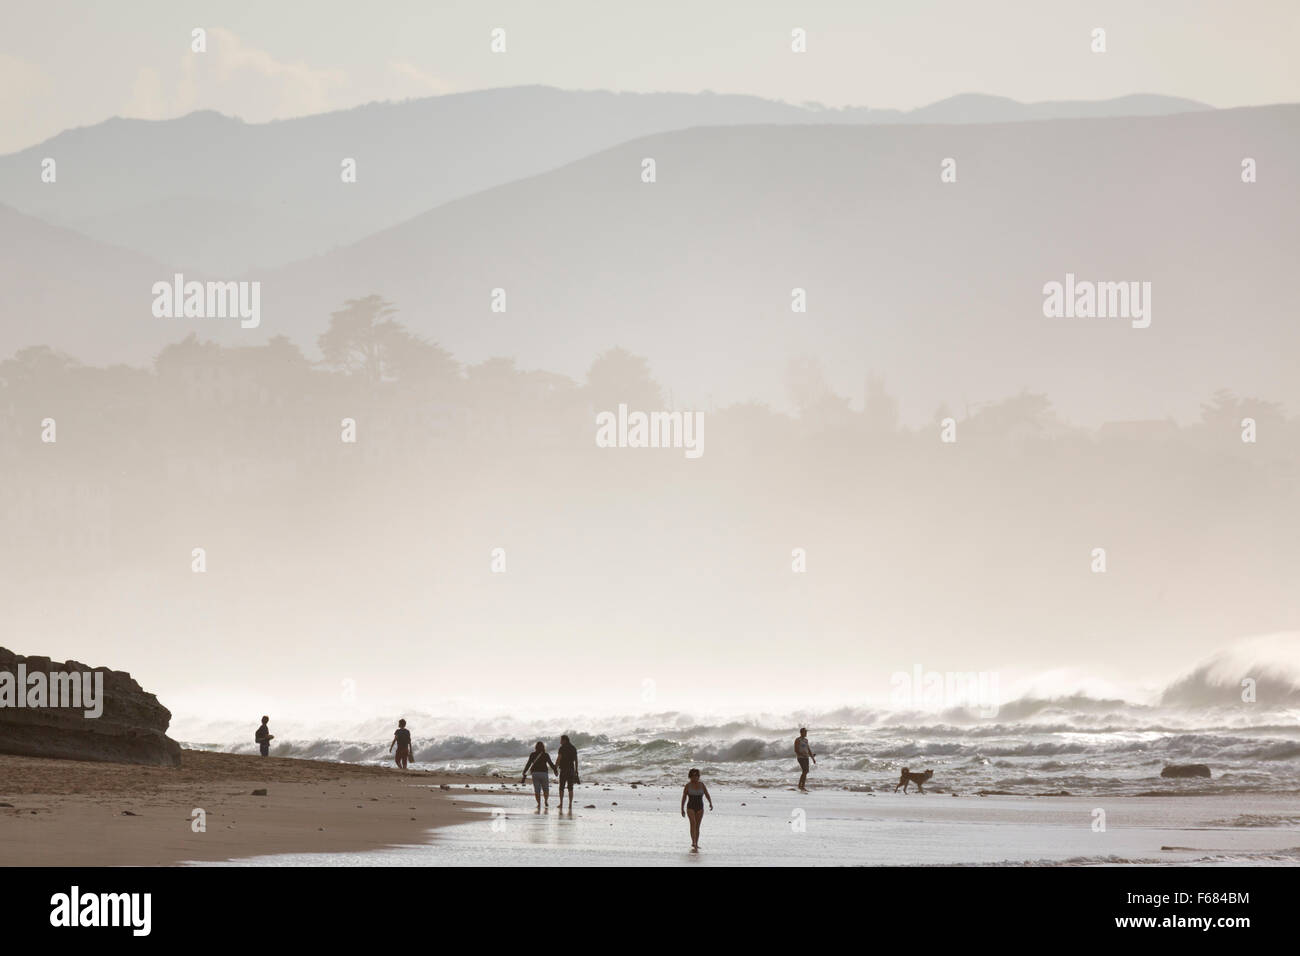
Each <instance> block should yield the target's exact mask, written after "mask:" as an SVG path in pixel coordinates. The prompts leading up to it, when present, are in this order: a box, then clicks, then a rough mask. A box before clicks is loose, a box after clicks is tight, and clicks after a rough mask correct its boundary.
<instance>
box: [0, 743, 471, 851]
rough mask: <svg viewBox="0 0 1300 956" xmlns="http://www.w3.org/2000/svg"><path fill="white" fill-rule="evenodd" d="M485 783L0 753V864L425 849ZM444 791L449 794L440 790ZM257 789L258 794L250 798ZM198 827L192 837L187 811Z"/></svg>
mask: <svg viewBox="0 0 1300 956" xmlns="http://www.w3.org/2000/svg"><path fill="white" fill-rule="evenodd" d="M491 782H492V781H489V780H487V779H485V778H478V777H470V776H467V775H460V774H452V773H445V772H427V771H423V770H418V769H416V770H411V771H407V772H402V771H399V770H397V769H396V768H387V767H371V766H360V765H355V764H339V763H327V762H324V761H316V760H295V759H284V758H276V757H267V758H261V757H257V756H247V755H242V754H222V753H209V752H206V751H197V750H186V751H185V752H184V763H183V765H182V766H181V767H180V768H163V767H140V766H135V765H129V764H111V763H93V762H85V761H74V760H45V759H40V758H31V757H13V756H7V755H0V804H10V806H0V866H157V865H170V864H177V863H181V862H184V861H190V860H193V861H219V860H236V859H242V858H246V857H253V856H263V855H265V854H282V853H293V854H301V853H313V854H314V853H325V854H337V853H343V852H356V851H365V850H377V849H380V848H383V847H392V846H406V845H414V844H422V843H426V842H427V841H428V840H429V838H430V834H431V831H432V830H433V829H434V828H437V827H443V826H448V825H450V824H454V823H459V822H463V821H465V820H467V819H471V817H469V815H468V811H467V810H466V808H465V806H464V800H463V799H460V798H459V796H458V794H457V791H461V792H465V791H464V787H465V785H466V784H475V783H483V784H486V783H491ZM442 785H446V786H448V787H450V789H449V790H444V789H442ZM259 789H265V790H266V791H267V793H266V795H265V796H253V793H252V792H253V791H254V790H259ZM196 809H200V810H202V811H204V814H203V817H204V818H205V824H206V829H205V830H196V829H195V822H196V815H195V814H194V811H195V810H196Z"/></svg>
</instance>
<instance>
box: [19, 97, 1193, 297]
mask: <svg viewBox="0 0 1300 956" xmlns="http://www.w3.org/2000/svg"><path fill="white" fill-rule="evenodd" d="M1209 108H1210V107H1207V106H1205V105H1204V104H1201V103H1195V102H1193V101H1191V100H1185V99H1179V98H1176V97H1164V96H1153V95H1145V94H1144V95H1137V96H1130V97H1121V98H1120V99H1116V100H1108V101H1103V102H1096V103H1090V102H1077V103H1070V102H1065V103H1034V104H1021V103H1017V102H1016V101H1014V100H1009V99H1005V98H1002V97H994V96H984V95H978V94H969V95H963V96H955V97H952V98H950V99H947V100H943V101H941V102H938V103H934V104H931V105H930V106H926V107H922V108H920V109H917V110H912V111H910V112H902V111H898V110H873V109H867V108H856V107H854V108H846V109H819V108H814V107H812V106H795V105H791V104H788V103H781V102H775V101H771V100H764V99H761V98H758V97H753V96H738V95H720V94H712V93H698V94H685V93H645V94H643V93H610V92H604V91H566V90H558V89H554V88H551V87H540V86H533V87H507V88H501V89H495V90H483V91H477V92H471V93H458V94H449V95H445V96H437V97H428V98H424V99H418V100H407V101H403V102H398V103H372V104H369V105H366V106H361V107H357V108H354V109H350V110H340V111H336V112H331V113H323V114H318V115H314V116H304V117H300V118H296V119H290V120H281V121H276V122H270V123H261V124H249V123H245V122H243V121H242V120H238V119H234V118H231V117H228V116H223V115H221V114H219V113H215V112H212V111H199V112H195V113H190V114H188V115H186V116H182V117H179V118H176V119H171V120H162V121H152V120H131V119H122V118H113V119H110V120H106V121H105V122H103V123H99V124H96V125H94V126H90V127H83V128H79V129H73V130H68V131H66V132H63V133H60V134H59V135H57V136H55V137H53V138H52V139H50V140H47V141H46V142H44V143H41V144H38V145H36V146H33V147H30V148H29V149H25V150H22V151H21V152H18V153H13V154H10V155H8V156H4V157H0V203H4V204H7V205H9V206H12V207H13V208H14V209H17V210H19V211H20V212H23V213H25V214H27V215H30V216H36V217H38V218H41V219H44V220H45V221H47V222H50V223H53V224H56V225H60V226H63V227H65V228H69V229H72V230H75V231H77V232H80V233H82V234H84V235H86V236H89V237H90V238H93V239H96V240H99V241H101V242H106V243H110V244H112V245H116V246H120V247H122V248H123V249H127V250H131V251H134V252H137V253H140V254H142V255H145V256H148V257H150V258H152V259H156V260H159V261H164V262H171V263H175V264H177V265H178V266H183V267H185V268H189V269H194V270H204V271H208V272H211V273H231V272H244V271H247V270H249V269H255V268H262V269H265V268H273V267H278V266H282V265H285V264H287V263H289V262H292V261H295V260H298V259H304V258H307V257H309V256H313V255H319V254H321V253H325V252H328V251H329V250H330V249H331V248H335V247H338V246H342V245H346V244H349V243H352V242H356V241H358V240H360V239H362V238H363V237H365V236H367V235H370V234H372V233H375V232H378V231H380V230H382V229H385V228H389V227H391V226H395V225H397V224H398V223H400V222H403V221H405V220H407V219H410V218H411V217H412V216H415V215H418V214H420V213H422V212H426V211H428V210H430V209H433V208H435V207H436V206H439V205H441V204H442V203H445V202H449V201H451V200H454V199H459V198H462V197H464V196H468V195H471V194H473V193H476V192H481V191H483V190H485V189H490V188H493V187H495V186H500V185H502V184H504V183H508V182H512V181H515V180H518V179H523V178H527V177H529V176H535V175H537V174H539V173H543V172H545V171H547V170H549V169H555V168H558V167H560V166H563V165H565V164H567V163H571V162H574V161H576V160H579V159H582V158H583V157H584V156H588V155H591V154H593V153H597V152H600V151H601V150H605V149H609V148H611V147H613V146H617V145H618V144H619V143H623V142H627V141H629V140H633V139H638V138H640V137H643V136H649V135H654V134H656V133H664V132H669V131H672V130H676V129H685V128H690V127H696V126H732V125H754V124H777V125H792V124H852V125H859V124H894V123H988V122H998V123H1002V122H1018V121H1026V120H1037V119H1049V118H1062V117H1083V116H1116V115H1144V116H1154V115H1164V114H1170V113H1179V112H1187V111H1194V110H1206V109H1209ZM46 157H50V158H53V159H54V160H55V161H56V163H57V173H58V179H57V182H56V183H54V184H47V183H44V182H42V181H41V178H40V172H41V162H42V160H43V159H44V158H46ZM345 158H351V159H354V160H355V161H356V164H357V181H356V182H355V183H351V184H344V183H343V182H342V180H341V175H340V174H341V164H342V162H343V160H344V159H345Z"/></svg>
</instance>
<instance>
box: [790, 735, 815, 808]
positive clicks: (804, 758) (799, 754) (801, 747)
mask: <svg viewBox="0 0 1300 956" xmlns="http://www.w3.org/2000/svg"><path fill="white" fill-rule="evenodd" d="M794 755H795V759H797V760H798V761H799V769H800V770H802V771H803V772H802V773H801V774H799V789H800V790H801V791H802V792H804V793H807V792H808V788H807V787H806V786H804V784H805V783H807V782H808V758H809V757H811V758H812V762H813V763H816V762H817V755H816V754H815V753H813V750H812V744H810V743H809V742H808V728H807V727H800V728H799V736H798V737H796V738H795V739H794Z"/></svg>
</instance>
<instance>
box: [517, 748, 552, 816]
mask: <svg viewBox="0 0 1300 956" xmlns="http://www.w3.org/2000/svg"><path fill="white" fill-rule="evenodd" d="M548 766H549V767H550V768H551V769H552V770H555V769H556V768H555V761H553V760H552V759H551V755H550V754H548V753H547V752H546V744H544V743H542V742H541V741H540V740H539V741H537V746H536V747H534V748H533V752H532V753H530V754H529V755H528V763H526V764H524V774H523V776H522V777H520V778H519V782H520V783H523V782H524V781H525V780H527V779H528V774H529V773H530V772H531V773H532V775H533V796H534V797H536V798H537V812H538V813H541V812H542V796H543V794H544V795H545V796H546V809H547V810H550V809H551V778H550V776H549V775H548V774H547V772H546V768H547V767H548ZM557 772H558V771H557Z"/></svg>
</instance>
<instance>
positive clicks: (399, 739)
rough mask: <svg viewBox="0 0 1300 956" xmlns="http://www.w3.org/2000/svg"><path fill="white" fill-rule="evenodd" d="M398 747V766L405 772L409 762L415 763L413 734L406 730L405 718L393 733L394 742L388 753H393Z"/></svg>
mask: <svg viewBox="0 0 1300 956" xmlns="http://www.w3.org/2000/svg"><path fill="white" fill-rule="evenodd" d="M394 745H396V746H397V757H396V760H397V766H399V767H401V768H402V769H403V770H405V769H406V762H407V761H408V760H410V761H412V762H414V759H415V758H413V757H412V756H411V732H410V731H409V730H407V729H406V718H405V717H403V718H402V719H401V720H399V721H398V722H397V729H396V730H395V731H393V742H392V743H391V744H389V745H388V752H389V753H392V752H393V746H394Z"/></svg>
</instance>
